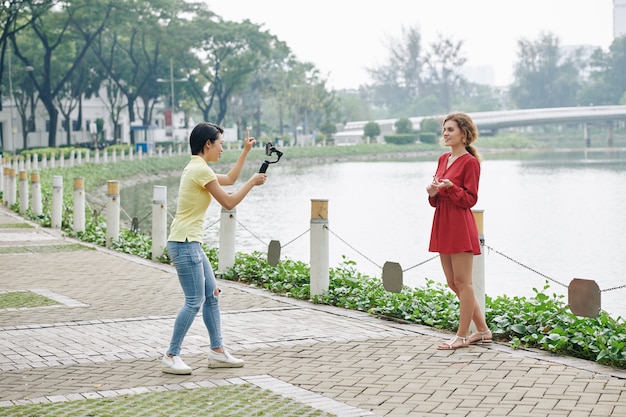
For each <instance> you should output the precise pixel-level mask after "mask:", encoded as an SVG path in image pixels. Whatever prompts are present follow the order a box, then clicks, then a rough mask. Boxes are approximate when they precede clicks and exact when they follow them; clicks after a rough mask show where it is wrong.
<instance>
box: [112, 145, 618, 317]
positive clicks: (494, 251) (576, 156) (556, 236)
mask: <svg viewBox="0 0 626 417" xmlns="http://www.w3.org/2000/svg"><path fill="white" fill-rule="evenodd" d="M286 156H287V155H286ZM486 156H487V157H486V158H485V161H484V162H483V164H482V173H481V182H480V190H479V199H478V203H477V204H476V206H475V207H474V208H475V209H479V210H484V237H485V244H486V246H487V250H485V258H484V259H485V280H486V283H485V289H486V292H487V294H489V295H491V296H496V295H500V294H507V295H510V296H514V295H521V296H531V295H533V290H532V289H533V287H535V288H538V289H540V288H542V287H543V286H544V284H545V282H546V278H545V277H544V276H547V277H549V278H550V279H552V280H554V281H556V283H555V282H550V287H551V288H550V290H549V293H550V294H552V293H557V294H562V295H565V296H566V295H567V285H568V284H569V282H570V281H571V280H572V279H573V278H584V279H593V280H595V281H596V282H597V283H598V285H599V287H600V289H601V290H606V289H611V288H613V287H618V286H622V285H626V278H625V277H624V275H622V274H623V273H624V271H626V256H625V255H624V247H625V246H626V245H625V243H626V242H625V240H626V215H625V213H624V208H626V186H625V184H626V153H624V152H593V153H586V154H585V153H582V152H569V153H551V154H537V155H533V156H531V157H527V158H526V159H523V160H493V159H490V158H489V156H488V155H486ZM181 168H182V167H181ZM435 168H436V157H435V158H433V160H432V161H401V162H338V163H329V164H321V165H309V166H299V165H295V164H284V165H281V164H280V163H279V164H275V165H271V166H270V168H269V170H268V181H267V183H266V184H265V185H264V186H262V187H256V188H255V189H253V190H252V192H251V193H250V194H249V195H248V197H247V198H246V199H244V201H243V202H242V203H241V204H240V205H239V206H238V207H237V220H238V223H239V224H238V226H237V237H236V241H237V248H236V249H237V251H242V252H251V251H253V250H258V251H262V252H266V251H267V245H268V244H269V242H270V241H271V240H278V241H280V243H281V245H283V248H282V250H281V258H282V259H285V258H290V259H296V260H302V261H306V262H308V261H309V239H310V235H309V233H307V231H308V229H309V227H310V213H311V199H327V200H328V212H329V229H330V231H331V234H330V240H329V243H330V266H331V267H334V266H338V265H340V263H341V262H342V257H343V256H344V255H345V256H346V257H347V258H348V259H350V260H353V261H355V262H356V263H357V266H356V269H357V270H359V271H360V272H362V273H365V274H368V275H373V276H378V277H380V276H381V270H382V266H383V265H384V263H385V262H386V261H393V262H398V263H400V265H401V267H402V269H403V270H405V273H404V283H405V284H406V285H411V286H422V285H423V284H424V279H425V278H426V277H427V278H430V279H433V280H435V281H439V282H445V278H444V277H443V273H442V272H441V266H440V264H439V260H438V258H436V259H434V260H431V261H428V262H426V263H424V264H423V265H420V266H417V265H418V264H419V263H421V262H423V261H425V260H427V259H429V258H431V257H433V256H434V254H433V253H430V252H428V242H429V238H430V228H431V221H432V216H433V210H434V209H433V208H432V207H430V205H429V204H428V201H427V194H426V191H425V187H426V185H427V184H428V183H429V181H430V180H431V178H432V175H433V173H434V171H435ZM251 169H254V170H256V169H258V167H251ZM252 172H253V171H252V170H250V171H248V172H244V173H242V176H241V179H242V180H245V179H247V178H248V177H249V176H250V175H251V174H252ZM178 180H179V178H178V177H175V178H160V179H158V180H156V181H153V182H149V183H143V184H139V185H135V186H131V187H128V188H125V187H124V184H123V182H122V188H121V205H122V207H123V208H124V210H125V211H126V212H127V213H128V214H129V215H130V216H136V217H138V218H139V219H142V218H144V217H145V215H146V214H147V213H150V210H151V209H150V205H151V200H152V186H153V185H166V186H167V187H168V211H169V212H170V213H172V214H173V213H174V212H175V201H176V193H177V191H178ZM236 187H237V186H235V188H233V189H236ZM220 210H221V207H220V206H219V205H218V204H216V203H215V202H214V203H213V204H212V205H211V206H210V207H209V210H208V212H207V219H206V226H207V228H206V238H207V242H208V243H209V244H210V245H215V244H217V242H218V233H219V217H220ZM148 221H149V219H148V220H146V221H144V222H142V224H141V226H142V228H144V230H145V229H147V230H149V225H148V223H147V222H148ZM561 284H562V285H561ZM625 296H626V288H621V289H617V290H611V291H603V292H602V308H603V309H604V310H606V311H608V312H609V313H610V314H611V315H613V316H615V317H616V316H618V315H619V316H622V317H626V305H625V303H624V302H623V298H624V297H625Z"/></svg>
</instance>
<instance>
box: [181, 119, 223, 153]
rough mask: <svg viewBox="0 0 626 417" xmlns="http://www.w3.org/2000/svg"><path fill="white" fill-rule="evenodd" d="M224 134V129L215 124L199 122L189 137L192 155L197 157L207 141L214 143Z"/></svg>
mask: <svg viewBox="0 0 626 417" xmlns="http://www.w3.org/2000/svg"><path fill="white" fill-rule="evenodd" d="M223 133H224V128H223V127H221V126H218V125H216V124H215V123H209V122H201V123H198V124H197V125H196V127H194V128H193V130H192V131H191V135H189V147H190V148H191V154H192V155H198V154H199V153H200V151H201V150H202V148H203V147H204V144H205V143H206V142H207V140H210V141H211V143H213V142H215V141H216V140H217V139H218V138H219V135H220V134H223Z"/></svg>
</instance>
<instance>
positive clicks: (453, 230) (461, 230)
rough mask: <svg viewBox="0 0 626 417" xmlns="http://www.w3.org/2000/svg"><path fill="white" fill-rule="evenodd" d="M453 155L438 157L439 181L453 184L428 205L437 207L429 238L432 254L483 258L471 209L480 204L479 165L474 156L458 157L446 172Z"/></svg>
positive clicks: (431, 198)
mask: <svg viewBox="0 0 626 417" xmlns="http://www.w3.org/2000/svg"><path fill="white" fill-rule="evenodd" d="M449 156H450V153H444V154H443V155H441V156H440V157H439V161H438V164H437V173H436V175H437V177H438V178H439V179H440V180H442V179H449V180H450V181H452V184H454V185H453V186H452V187H450V188H443V189H440V190H439V192H438V193H437V194H436V195H435V196H434V197H430V196H429V197H428V202H429V203H430V205H431V206H433V207H435V214H434V216H433V227H432V231H431V235H430V246H429V248H428V250H429V251H430V252H439V253H461V252H472V253H473V254H474V255H480V242H479V240H478V228H477V227H476V220H475V219H474V214H473V213H472V210H471V208H472V207H474V204H476V201H477V200H478V181H479V179H480V162H479V161H478V160H477V159H476V158H475V157H474V156H472V155H471V154H469V153H468V154H465V155H462V156H460V157H458V158H457V159H456V160H455V161H454V162H453V163H452V165H450V168H446V166H447V164H448V157H449Z"/></svg>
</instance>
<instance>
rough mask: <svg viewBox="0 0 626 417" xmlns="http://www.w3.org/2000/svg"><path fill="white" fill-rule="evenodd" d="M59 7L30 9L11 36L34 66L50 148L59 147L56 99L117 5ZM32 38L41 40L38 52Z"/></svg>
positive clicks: (84, 0) (78, 2) (82, 1)
mask: <svg viewBox="0 0 626 417" xmlns="http://www.w3.org/2000/svg"><path fill="white" fill-rule="evenodd" d="M48 4H50V3H48ZM59 6H60V7H57V8H54V9H50V10H49V11H48V13H45V14H37V13H32V10H27V12H28V15H24V16H23V18H24V19H27V20H28V21H29V25H28V26H27V27H25V28H24V29H23V30H21V31H19V33H15V32H14V33H12V34H11V35H10V39H11V44H12V46H13V48H14V51H15V55H16V56H17V57H18V58H19V60H20V61H21V62H22V64H23V66H24V67H32V68H34V71H31V72H29V76H30V78H31V81H32V82H33V85H34V87H35V88H36V90H37V92H38V94H39V99H40V101H41V102H42V104H43V105H44V107H45V108H46V111H47V112H48V116H49V134H48V146H50V147H54V146H56V131H57V123H58V114H59V111H58V109H57V108H56V106H55V98H56V97H57V95H59V94H60V92H61V90H62V89H63V88H65V85H66V83H67V82H68V80H69V79H70V77H71V76H72V75H73V73H74V71H75V70H76V69H77V68H78V66H79V65H80V63H81V61H82V59H83V57H84V56H85V54H86V53H87V51H88V49H89V48H90V47H91V44H92V42H93V40H94V39H95V37H96V36H98V34H99V33H100V32H101V31H102V30H103V29H104V27H105V25H106V24H107V21H108V18H109V16H110V14H111V12H112V10H113V9H114V7H115V6H114V4H112V3H109V2H107V3H100V2H97V3H94V2H90V1H88V0H73V1H71V2H64V3H61V4H59ZM93 16H97V17H98V18H97V19H94V17H93ZM32 39H35V40H36V41H37V43H38V50H36V51H35V50H32V49H30V50H29V48H28V46H29V45H30V44H31V42H32Z"/></svg>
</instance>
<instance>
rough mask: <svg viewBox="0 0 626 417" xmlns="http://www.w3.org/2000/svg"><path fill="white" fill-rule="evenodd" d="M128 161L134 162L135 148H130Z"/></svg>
mask: <svg viewBox="0 0 626 417" xmlns="http://www.w3.org/2000/svg"><path fill="white" fill-rule="evenodd" d="M128 160H129V161H132V160H133V148H130V149H129V150H128Z"/></svg>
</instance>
